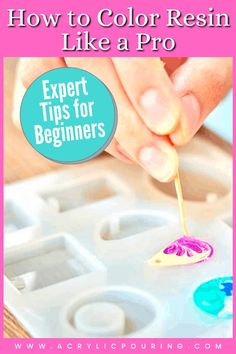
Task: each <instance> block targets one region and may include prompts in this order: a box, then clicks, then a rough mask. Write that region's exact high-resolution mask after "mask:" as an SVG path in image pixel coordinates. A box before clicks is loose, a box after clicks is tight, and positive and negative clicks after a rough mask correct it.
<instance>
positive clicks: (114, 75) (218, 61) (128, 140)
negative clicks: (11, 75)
mask: <svg viewBox="0 0 236 354" xmlns="http://www.w3.org/2000/svg"><path fill="white" fill-rule="evenodd" d="M66 66H72V67H78V68H82V69H85V70H87V71H90V72H91V73H93V74H94V75H96V76H97V77H99V78H100V79H101V80H102V81H103V82H104V83H105V84H106V85H107V86H108V87H109V89H110V91H111V92H112V94H113V96H114V98H115V101H116V104H117V108H118V126H117V130H116V133H115V136H114V139H113V140H112V142H111V143H110V145H109V146H108V148H107V149H106V151H107V152H109V153H110V154H111V155H113V156H114V157H116V158H118V159H120V160H122V161H124V162H128V163H138V164H140V165H141V166H142V167H143V168H144V169H145V170H146V171H147V172H148V173H149V174H150V175H152V176H153V177H154V178H156V179H157V180H159V181H161V182H169V181H171V180H173V179H174V177H175V176H176V173H177V169H178V156H177V153H176V147H178V146H182V145H184V144H186V143H187V142H188V141H189V140H190V139H191V138H192V137H193V136H194V135H195V134H196V132H197V131H198V130H199V128H200V127H201V125H202V124H203V122H204V120H205V119H206V117H207V116H208V114H209V113H210V112H211V111H212V110H213V109H214V108H215V107H216V106H217V105H218V103H219V102H220V101H221V100H222V99H223V98H224V96H225V95H226V94H227V92H228V91H229V89H230V87H231V85H232V59H231V58H162V59H160V58H91V57H90V58H78V57H77V58H75V57H74V58H22V59H21V60H20V64H19V68H18V78H17V82H16V90H15V100H14V101H15V109H14V112H13V116H14V120H15V122H16V124H18V125H19V105H20V102H21V99H22V96H23V94H24V92H25V90H26V89H27V87H28V86H29V85H30V84H31V83H32V81H34V80H35V79H36V78H37V77H38V76H39V75H41V74H43V73H44V72H46V71H48V70H51V69H55V68H59V67H66Z"/></svg>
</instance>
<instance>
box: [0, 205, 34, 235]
mask: <svg viewBox="0 0 236 354" xmlns="http://www.w3.org/2000/svg"><path fill="white" fill-rule="evenodd" d="M32 225H33V221H32V220H31V218H30V217H29V215H27V213H26V212H25V211H24V210H22V209H21V208H20V207H19V206H18V205H17V204H15V203H14V202H13V201H6V202H5V205H4V232H5V233H10V232H14V231H17V230H20V229H23V228H25V227H28V226H32Z"/></svg>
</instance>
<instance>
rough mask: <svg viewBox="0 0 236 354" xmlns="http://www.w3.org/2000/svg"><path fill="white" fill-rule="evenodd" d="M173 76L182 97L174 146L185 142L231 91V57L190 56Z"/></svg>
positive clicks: (173, 137) (174, 133)
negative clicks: (180, 113) (181, 109)
mask: <svg viewBox="0 0 236 354" xmlns="http://www.w3.org/2000/svg"><path fill="white" fill-rule="evenodd" d="M171 79H172V82H173V84H174V86H175V88H176V90H177V92H178V94H179V96H180V97H181V99H182V105H183V113H182V115H181V117H180V122H179V125H178V126H177V127H176V129H175V131H174V132H173V133H172V134H170V139H171V141H172V143H173V144H174V145H183V144H185V143H187V142H188V141H189V140H190V139H191V138H192V137H193V135H194V134H195V133H196V132H197V131H198V129H199V128H200V127H201V125H202V124H203V122H204V120H205V118H206V117H207V116H208V114H209V113H210V112H211V111H212V110H213V109H214V108H215V107H216V106H217V105H218V103H219V102H220V101H221V100H222V99H223V98H224V96H225V95H226V94H227V92H228V91H229V89H230V87H231V85H232V58H189V59H188V60H187V61H186V62H185V63H184V64H183V65H181V66H180V67H179V68H178V69H177V70H176V71H175V72H174V73H173V74H172V76H171Z"/></svg>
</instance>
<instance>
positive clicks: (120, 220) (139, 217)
mask: <svg viewBox="0 0 236 354" xmlns="http://www.w3.org/2000/svg"><path fill="white" fill-rule="evenodd" d="M170 221H171V218H170V216H169V215H168V214H165V213H163V212H160V213H156V212H155V213H150V212H139V211H137V212H136V211H135V212H128V213H124V214H114V215H112V216H111V217H110V218H109V219H106V220H105V221H104V223H103V225H102V227H101V231H100V235H101V237H102V239H104V240H119V239H122V238H126V237H129V236H132V235H135V234H138V233H141V232H144V231H147V230H150V229H152V228H155V227H161V226H163V225H166V224H167V223H168V222H170Z"/></svg>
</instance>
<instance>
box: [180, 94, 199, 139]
mask: <svg viewBox="0 0 236 354" xmlns="http://www.w3.org/2000/svg"><path fill="white" fill-rule="evenodd" d="M182 104H183V110H184V115H185V120H184V123H185V124H183V134H184V135H187V136H191V137H192V135H193V134H195V133H196V129H197V128H198V127H199V123H200V104H199V102H198V100H197V98H196V97H195V96H194V95H192V94H188V95H186V96H184V97H182Z"/></svg>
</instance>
